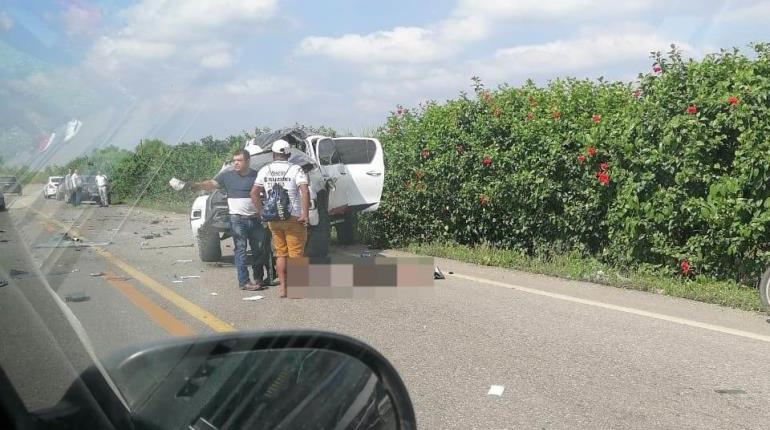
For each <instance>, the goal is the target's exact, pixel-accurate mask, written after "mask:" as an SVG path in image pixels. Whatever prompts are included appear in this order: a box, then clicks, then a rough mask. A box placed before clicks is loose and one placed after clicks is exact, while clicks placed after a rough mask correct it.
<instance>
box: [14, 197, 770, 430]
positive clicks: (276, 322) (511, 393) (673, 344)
mask: <svg viewBox="0 0 770 430" xmlns="http://www.w3.org/2000/svg"><path fill="white" fill-rule="evenodd" d="M9 200H13V198H10V199H9ZM2 217H3V225H4V227H0V228H3V229H8V228H18V232H19V234H20V236H21V238H22V239H21V240H23V242H24V243H25V244H26V246H27V247H28V249H29V251H30V252H31V256H32V261H33V262H34V264H36V265H38V266H39V267H40V268H41V270H42V271H43V272H44V273H45V274H46V278H47V280H48V282H49V284H50V286H51V287H52V288H53V290H54V291H56V294H58V295H59V296H60V297H61V298H62V299H65V300H66V299H67V297H69V298H70V299H72V298H76V297H81V298H82V297H87V300H84V301H70V302H67V304H68V306H69V307H70V308H71V309H72V311H73V312H74V314H75V315H76V316H77V318H78V320H79V321H80V322H81V323H82V325H83V326H84V327H85V331H86V332H87V334H88V337H89V338H90V341H91V342H92V344H93V347H94V349H95V350H96V352H97V354H98V355H101V356H106V355H108V354H110V353H112V352H114V351H116V350H118V349H121V348H123V347H126V346H128V345H131V344H138V343H142V342H146V341H151V340H155V339H161V338H165V337H169V336H184V335H193V334H207V333H215V332H219V331H225V330H231V329H236V330H261V329H267V328H269V329H275V328H312V329H321V330H328V331H335V332H340V333H343V334H347V335H350V336H353V337H356V338H358V339H361V340H363V341H365V342H367V343H369V344H371V345H372V346H374V347H375V348H377V349H378V350H379V351H380V352H382V353H383V354H384V355H385V356H386V357H387V358H388V359H389V360H391V362H392V363H393V364H394V365H395V366H396V368H397V370H398V371H399V372H400V373H401V375H402V377H403V378H404V380H405V382H406V384H407V387H408V388H409V390H410V394H411V396H412V400H413V402H414V404H415V407H416V410H417V416H418V422H419V424H420V427H421V428H513V427H524V428H533V427H537V428H597V427H599V428H610V427H612V428H661V427H662V428H693V427H697V428H736V427H746V428H766V427H767V415H768V412H767V411H768V408H769V407H770V400H768V399H770V377H768V375H770V360H768V359H767V357H769V356H770V324H768V323H767V322H766V319H767V318H766V316H763V315H760V314H753V313H746V312H741V311H735V310H731V309H724V308H719V307H717V306H712V305H706V304H701V303H695V302H691V301H687V300H680V299H673V298H670V297H663V296H658V295H651V294H646V293H639V292H634V291H625V290H619V289H613V288H608V287H602V286H597V285H592V284H587V283H579V282H570V281H564V280H558V279H553V278H548V277H544V276H536V275H530V274H525V273H518V272H512V271H507V270H502V269H495V268H484V267H478V266H473V265H468V264H462V263H457V262H452V261H445V260H439V261H438V262H437V264H438V265H439V266H440V267H441V269H442V270H443V271H444V273H445V274H447V275H448V276H447V279H446V280H440V281H436V283H435V287H436V288H435V290H434V295H433V297H429V298H411V299H410V298H393V299H371V300H364V299H361V300H354V299H328V300H321V299H302V300H286V299H283V300H281V299H278V298H277V297H276V292H275V289H274V288H271V289H269V290H268V291H263V292H258V293H254V292H241V291H239V290H238V289H237V282H236V279H235V270H234V268H233V267H232V247H231V246H232V242H231V241H230V240H229V239H228V240H226V241H224V242H223V260H222V262H221V263H218V264H206V263H200V262H199V261H198V258H197V252H196V249H195V248H194V247H193V246H192V245H193V244H192V235H191V233H190V229H189V224H188V220H187V216H185V215H178V214H169V213H162V212H156V211H149V210H140V209H131V208H130V207H127V206H114V207H110V208H99V207H96V206H94V205H90V204H84V205H83V206H81V207H78V208H73V207H71V206H69V205H65V204H64V203H63V202H58V201H55V200H42V199H41V198H39V197H37V196H25V197H23V198H21V199H20V200H18V201H13V203H12V204H11V208H10V210H9V212H7V213H4V214H2ZM65 232H66V233H67V235H68V236H67V237H64V236H62V235H63V233H65ZM4 245H5V244H4ZM362 248H363V247H361V246H359V247H345V248H335V251H334V252H335V253H336V254H337V255H357V254H358V253H360V251H361V249H362ZM5 249H10V247H6V248H5ZM395 254H396V253H389V255H395ZM190 260H191V261H190ZM3 261H4V264H5V261H15V260H6V259H4V260H3ZM10 264H12V263H10ZM449 272H453V273H452V274H450V273H449ZM255 294H259V295H263V296H265V298H264V299H262V300H257V301H244V300H243V298H245V297H249V296H253V295H255ZM492 385H502V386H504V387H505V389H504V391H503V393H502V395H501V396H494V395H488V394H487V393H488V391H489V388H490V386H492ZM30 392H31V393H33V394H30V395H34V393H35V392H37V391H34V390H30Z"/></svg>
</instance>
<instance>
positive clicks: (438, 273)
mask: <svg viewBox="0 0 770 430" xmlns="http://www.w3.org/2000/svg"><path fill="white" fill-rule="evenodd" d="M433 279H446V278H445V277H444V274H443V273H442V272H441V269H439V268H438V266H436V268H435V269H433Z"/></svg>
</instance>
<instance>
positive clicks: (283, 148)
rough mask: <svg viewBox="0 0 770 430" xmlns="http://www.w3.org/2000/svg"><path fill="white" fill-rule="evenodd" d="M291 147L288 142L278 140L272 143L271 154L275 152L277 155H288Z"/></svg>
mask: <svg viewBox="0 0 770 430" xmlns="http://www.w3.org/2000/svg"><path fill="white" fill-rule="evenodd" d="M290 149H291V146H290V145H289V142H287V141H285V140H283V139H278V140H276V141H275V142H273V152H276V153H278V154H289V153H290Z"/></svg>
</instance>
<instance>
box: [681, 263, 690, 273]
mask: <svg viewBox="0 0 770 430" xmlns="http://www.w3.org/2000/svg"><path fill="white" fill-rule="evenodd" d="M679 267H680V268H681V269H682V274H683V275H687V274H688V273H690V263H688V262H687V260H682V262H681V263H679Z"/></svg>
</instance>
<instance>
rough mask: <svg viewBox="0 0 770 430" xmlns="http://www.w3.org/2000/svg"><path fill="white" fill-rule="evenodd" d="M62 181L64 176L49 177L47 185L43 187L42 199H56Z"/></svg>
mask: <svg viewBox="0 0 770 430" xmlns="http://www.w3.org/2000/svg"><path fill="white" fill-rule="evenodd" d="M63 181H64V176H50V177H48V183H47V184H45V185H44V186H43V198H46V199H50V198H53V197H56V193H57V192H58V191H59V186H60V185H61V183H62V182H63Z"/></svg>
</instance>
